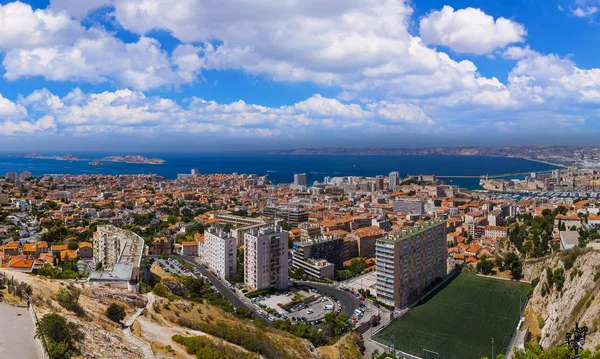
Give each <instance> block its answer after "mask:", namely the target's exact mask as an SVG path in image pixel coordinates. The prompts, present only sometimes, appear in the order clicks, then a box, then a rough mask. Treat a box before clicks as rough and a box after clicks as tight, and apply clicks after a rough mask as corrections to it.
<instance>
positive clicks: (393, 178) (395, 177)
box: [389, 172, 400, 191]
mask: <svg viewBox="0 0 600 359" xmlns="http://www.w3.org/2000/svg"><path fill="white" fill-rule="evenodd" d="M399 183H400V173H398V172H390V183H389V189H390V191H394V190H395V189H396V185H398V184H399Z"/></svg>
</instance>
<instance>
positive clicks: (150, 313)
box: [0, 270, 317, 359]
mask: <svg viewBox="0 0 600 359" xmlns="http://www.w3.org/2000/svg"><path fill="white" fill-rule="evenodd" d="M0 273H6V276H7V278H14V279H16V280H18V281H20V282H25V283H27V284H29V285H30V286H31V287H32V302H33V304H34V306H35V309H36V312H37V313H38V316H39V317H40V318H41V317H42V316H43V315H44V314H47V313H50V312H55V313H59V314H60V315H62V316H64V317H65V318H66V319H67V320H68V321H70V322H74V323H77V324H79V325H81V330H82V331H83V332H84V333H85V338H84V339H83V340H82V341H81V342H80V343H79V344H78V345H77V346H78V347H79V349H80V350H81V353H82V355H81V357H85V358H108V359H111V358H136V359H137V358H153V357H155V358H176V359H179V358H196V356H195V355H190V354H188V352H187V351H186V347H185V345H184V343H180V342H183V341H184V340H183V339H180V340H179V342H176V341H175V340H174V339H173V338H174V336H180V338H189V337H193V338H206V339H208V340H206V339H194V341H195V342H194V343H193V344H198V342H200V343H201V344H202V345H205V346H208V347H210V350H211V351H212V353H218V354H217V357H220V358H221V357H222V358H258V357H261V356H259V354H257V352H253V351H249V350H247V349H244V348H242V347H241V346H239V345H235V344H232V343H230V342H228V341H226V340H222V339H220V338H217V337H215V336H213V335H210V334H207V333H206V332H205V331H203V329H206V330H214V329H215V328H219V327H220V328H229V330H230V331H232V332H233V331H238V332H240V333H243V334H244V335H248V336H253V338H262V341H261V343H260V344H264V343H267V344H268V346H269V347H268V348H267V349H266V350H271V351H272V352H273V353H277V352H281V353H287V355H288V356H289V357H290V358H307V359H308V358H314V357H317V355H316V354H315V353H313V352H312V351H311V349H310V348H311V346H310V345H309V343H308V342H307V341H306V340H303V339H299V338H296V337H294V336H292V335H291V334H288V333H285V332H282V331H279V330H276V329H272V328H265V327H257V326H256V325H255V324H254V323H253V322H252V321H250V320H242V319H237V318H235V317H234V316H233V315H231V314H229V313H226V312H224V311H223V310H221V309H220V308H217V307H215V306H213V305H209V304H207V303H194V302H189V301H185V300H181V299H175V300H168V299H165V298H160V297H157V296H155V295H154V294H152V293H148V294H133V293H129V292H127V291H123V290H120V289H117V288H112V287H108V286H99V285H92V284H90V283H87V282H73V281H63V280H54V279H46V278H42V277H36V276H32V275H28V274H24V273H20V272H12V271H5V270H0ZM61 289H63V291H64V290H65V289H66V290H68V291H70V292H78V293H79V300H78V304H79V306H80V309H78V310H75V311H77V312H78V313H77V314H76V313H75V311H73V310H67V309H65V308H64V307H63V306H62V305H61V304H59V301H58V300H57V296H58V293H59V291H60V290H61ZM111 303H117V304H122V305H124V306H125V308H126V318H125V320H123V322H124V323H125V322H128V323H127V324H132V323H133V324H132V325H131V327H132V330H129V329H122V327H121V325H119V324H116V323H114V322H112V321H110V320H109V319H108V318H107V317H106V315H105V312H106V308H107V307H108V306H109V305H110V304H111ZM140 308H145V309H144V310H143V311H141V310H138V309H140ZM139 312H142V313H141V315H140V313H139ZM137 315H139V317H138V316H137ZM134 316H135V318H137V319H136V320H132V318H134ZM260 349H261V350H265V349H264V348H260ZM266 350H265V352H266ZM262 357H266V358H268V357H272V355H269V354H266V355H265V354H263V355H262Z"/></svg>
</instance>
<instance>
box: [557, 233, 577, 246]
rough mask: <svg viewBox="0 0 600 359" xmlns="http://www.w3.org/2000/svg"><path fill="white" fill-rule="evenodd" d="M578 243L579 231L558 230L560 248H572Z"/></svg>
mask: <svg viewBox="0 0 600 359" xmlns="http://www.w3.org/2000/svg"><path fill="white" fill-rule="evenodd" d="M578 245H579V232H577V231H560V248H561V249H562V250H567V249H572V248H575V247H577V246H578Z"/></svg>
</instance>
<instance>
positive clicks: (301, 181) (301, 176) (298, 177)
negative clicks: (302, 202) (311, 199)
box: [294, 173, 306, 186]
mask: <svg viewBox="0 0 600 359" xmlns="http://www.w3.org/2000/svg"><path fill="white" fill-rule="evenodd" d="M294 185H295V186H306V173H296V174H294Z"/></svg>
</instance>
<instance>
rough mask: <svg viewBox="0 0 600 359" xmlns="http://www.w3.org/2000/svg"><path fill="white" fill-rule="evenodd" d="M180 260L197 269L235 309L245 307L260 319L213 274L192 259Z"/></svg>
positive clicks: (256, 315)
mask: <svg viewBox="0 0 600 359" xmlns="http://www.w3.org/2000/svg"><path fill="white" fill-rule="evenodd" d="M181 258H183V259H184V260H185V261H186V262H187V263H189V264H190V265H192V266H194V267H195V268H198V270H199V271H200V273H202V274H203V275H204V276H206V278H207V279H208V280H209V281H210V282H211V283H212V284H213V285H214V286H215V288H217V290H218V291H219V293H221V294H223V295H224V296H225V298H227V300H229V302H230V303H231V304H232V305H233V306H234V307H236V308H239V307H246V308H248V309H250V310H252V313H253V316H255V317H260V316H259V315H258V314H256V312H254V309H253V308H250V307H249V306H247V305H246V303H244V302H243V301H242V300H241V299H240V298H239V297H238V296H237V295H235V293H233V292H232V291H231V290H230V289H229V288H227V287H226V286H225V284H223V282H221V280H220V279H219V278H217V277H215V276H214V275H213V274H211V273H210V271H209V270H208V269H206V268H204V267H203V266H202V265H200V264H198V263H197V262H195V261H194V260H193V257H181ZM261 318H262V317H261Z"/></svg>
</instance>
